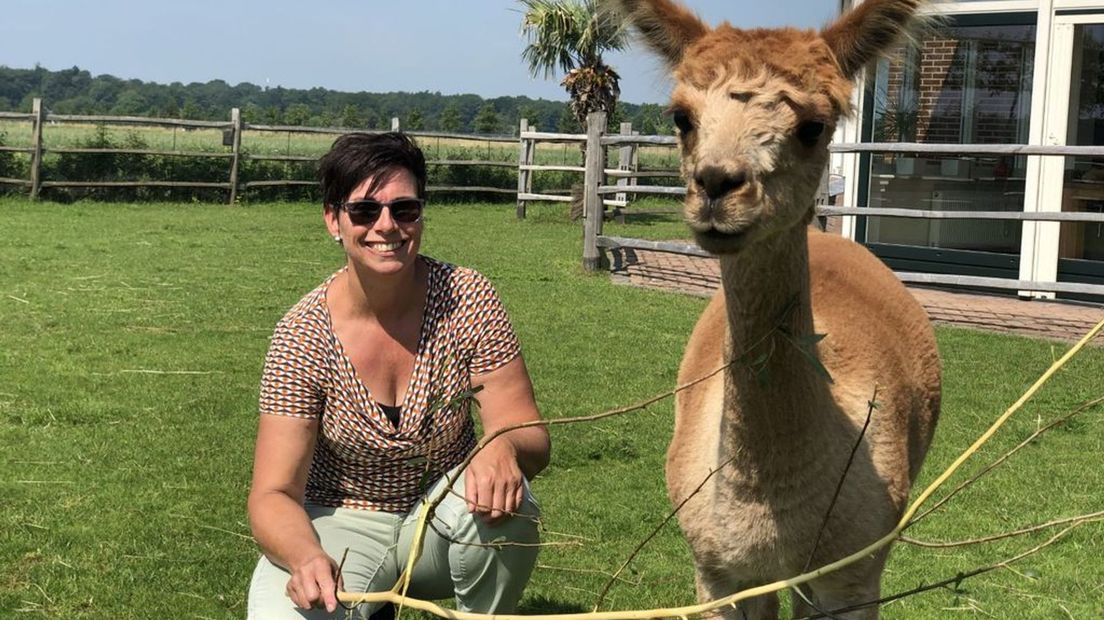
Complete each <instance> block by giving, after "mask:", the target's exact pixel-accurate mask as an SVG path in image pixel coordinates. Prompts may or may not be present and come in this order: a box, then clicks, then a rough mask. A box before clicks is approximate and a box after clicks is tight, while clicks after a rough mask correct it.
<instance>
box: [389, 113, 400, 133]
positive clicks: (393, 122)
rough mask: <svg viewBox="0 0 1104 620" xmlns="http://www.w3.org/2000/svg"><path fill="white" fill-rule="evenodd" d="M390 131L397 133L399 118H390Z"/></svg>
mask: <svg viewBox="0 0 1104 620" xmlns="http://www.w3.org/2000/svg"><path fill="white" fill-rule="evenodd" d="M391 131H399V117H397V116H392V117H391Z"/></svg>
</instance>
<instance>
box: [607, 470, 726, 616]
mask: <svg viewBox="0 0 1104 620" xmlns="http://www.w3.org/2000/svg"><path fill="white" fill-rule="evenodd" d="M735 458H736V457H735V456H733V457H731V458H729V459H728V460H726V461H725V462H723V463H721V464H720V465H718V466H717V468H716V469H713V470H711V471H710V472H709V473H708V474H706V476H705V479H704V480H702V481H701V484H699V485H698V486H697V488H695V489H694V490H693V491H691V492H690V494H689V495H687V496H686V498H685V499H683V500H682V501H681V502H679V505H678V506H675V509H674V510H672V511H671V512H669V513H668V514H667V517H666V518H665V519H663V521H662V522H660V524H659V525H657V526H656V527H655V529H654V530H652V533H651V534H648V537H647V538H645V539H644V540H642V541H641V542H640V544H639V545H637V546H636V548H635V549H633V550H632V553H630V554H629V557H628V558H626V559H625V561H624V562H623V563H622V564H621V566H620V567H618V569H617V570H616V571H615V572H614V573H613V576H611V577H610V578H609V581H607V582H606V585H605V587H603V588H602V592H601V593H600V594H598V600H597V601H595V603H594V609H592V610H591V611H594V612H596V611H598V607H600V606H601V605H602V601H603V600H605V598H606V594H608V593H609V590H610V588H611V587H613V582H614V581H616V580H617V578H618V577H619V576H620V575H621V572H622V571H624V570H625V568H626V567H627V566H628V565H629V564H630V563H631V562H632V561H633V559H635V558H636V554H638V553H640V551H641V550H642V549H644V546H645V545H647V544H648V543H649V542H651V541H652V539H653V538H655V537H656V535H657V534H659V532H660V530H662V529H663V528H664V526H666V525H667V523H668V522H670V521H671V519H672V518H674V516H675V515H677V514H678V513H679V511H680V510H682V507H683V506H685V505H686V503H687V502H689V501H690V500H691V499H693V497H694V496H695V495H697V494H698V493H700V492H701V490H702V489H704V488H705V483H707V482H709V480H710V478H712V477H713V476H714V474H716V473H717V472H719V471H721V470H722V469H724V467H725V466H726V465H728V464H729V463H731V462H732V461H733V460H734V459H735Z"/></svg>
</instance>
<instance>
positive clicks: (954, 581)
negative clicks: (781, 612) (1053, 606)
mask: <svg viewBox="0 0 1104 620" xmlns="http://www.w3.org/2000/svg"><path fill="white" fill-rule="evenodd" d="M1085 523H1089V521H1082V522H1081V523H1075V524H1073V525H1071V526H1069V527H1067V528H1066V529H1064V530H1062V531H1061V532H1058V533H1057V534H1055V535H1054V536H1051V537H1050V538H1049V539H1047V540H1046V541H1045V542H1043V543H1041V544H1038V545H1036V546H1034V547H1032V548H1030V549H1028V550H1027V551H1024V552H1023V553H1020V554H1017V555H1014V556H1012V557H1010V558H1008V559H1007V560H1001V561H1000V562H996V563H995V564H989V565H988V566H983V567H981V568H975V569H974V570H971V571H967V572H965V573H959V574H957V575H955V576H954V577H951V578H949V579H944V580H943V581H937V582H936V583H931V584H927V585H922V586H919V587H916V588H913V589H911V590H906V591H904V592H899V593H897V594H892V595H890V596H885V597H882V598H880V599H878V600H876V601H868V602H866V603H859V604H858V605H851V606H848V607H842V608H839V609H833V610H832V613H837V614H844V613H849V612H852V611H858V610H860V609H867V608H869V607H875V606H879V605H884V604H885V603H891V602H893V601H897V600H900V599H903V598H907V597H909V596H913V595H916V594H920V593H923V592H928V591H929V590H935V589H937V588H943V587H946V586H949V585H956V586H957V585H958V584H959V583H961V582H962V581H965V580H966V579H969V578H970V577H977V576H978V575H981V574H984V573H988V572H990V571H994V570H996V569H998V568H1008V566H1009V565H1010V564H1012V563H1013V562H1018V561H1020V560H1022V559H1024V558H1026V557H1028V556H1030V555H1034V554H1036V553H1038V552H1039V551H1042V550H1043V549H1045V548H1047V547H1049V546H1050V545H1053V544H1054V543H1056V542H1058V541H1059V540H1060V539H1061V538H1063V537H1064V536H1065V535H1066V534H1069V533H1070V531H1072V530H1074V529H1075V528H1077V527H1079V526H1081V525H1084V524H1085ZM823 617H824V616H821V615H819V614H815V615H812V616H805V617H804V618H794V620H814V619H815V618H823Z"/></svg>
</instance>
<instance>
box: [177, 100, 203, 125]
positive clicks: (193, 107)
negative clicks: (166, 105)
mask: <svg viewBox="0 0 1104 620" xmlns="http://www.w3.org/2000/svg"><path fill="white" fill-rule="evenodd" d="M202 115H203V111H202V110H200V109H199V104H198V103H196V100H195V99H192V98H191V97H188V98H187V99H185V100H184V109H182V110H181V111H180V117H181V118H186V119H190V120H196V119H198V118H200V116H202Z"/></svg>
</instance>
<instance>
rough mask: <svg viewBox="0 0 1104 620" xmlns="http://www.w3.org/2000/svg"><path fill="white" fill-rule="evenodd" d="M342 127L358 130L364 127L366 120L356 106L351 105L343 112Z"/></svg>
mask: <svg viewBox="0 0 1104 620" xmlns="http://www.w3.org/2000/svg"><path fill="white" fill-rule="evenodd" d="M341 126H342V127H348V128H350V129H358V128H360V127H363V126H364V118H363V117H362V116H361V115H360V110H357V107H356V106H355V105H353V104H351V103H350V104H349V105H347V106H345V108H344V109H342V110H341Z"/></svg>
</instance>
